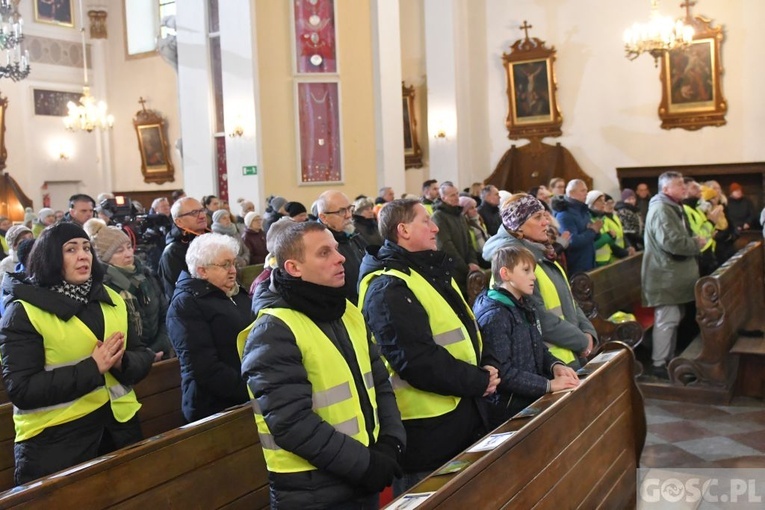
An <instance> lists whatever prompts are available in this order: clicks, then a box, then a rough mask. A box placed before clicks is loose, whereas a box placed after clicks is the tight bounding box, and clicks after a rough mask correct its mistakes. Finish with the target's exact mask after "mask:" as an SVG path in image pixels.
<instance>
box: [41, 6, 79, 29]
mask: <svg viewBox="0 0 765 510" xmlns="http://www.w3.org/2000/svg"><path fill="white" fill-rule="evenodd" d="M72 1H73V0H34V3H35V21H37V22H38V23H50V24H52V25H58V26H62V27H74V22H73V18H72V15H73V13H74V10H73V7H72Z"/></svg>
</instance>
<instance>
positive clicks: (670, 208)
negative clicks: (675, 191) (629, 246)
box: [641, 193, 701, 306]
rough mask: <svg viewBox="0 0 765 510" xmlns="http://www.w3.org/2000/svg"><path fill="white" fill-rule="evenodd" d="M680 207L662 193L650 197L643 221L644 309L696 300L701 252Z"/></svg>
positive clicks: (642, 273) (642, 274)
mask: <svg viewBox="0 0 765 510" xmlns="http://www.w3.org/2000/svg"><path fill="white" fill-rule="evenodd" d="M686 221H687V220H686V219H685V214H684V213H683V207H682V205H680V204H678V203H677V202H675V201H674V200H672V199H671V198H669V197H668V196H666V195H665V194H664V193H659V194H657V195H655V196H654V197H653V198H651V202H650V204H649V208H648V216H647V217H646V220H645V252H644V254H643V268H642V272H641V276H642V285H641V286H642V292H643V304H644V305H645V306H660V305H679V304H683V303H690V302H691V301H693V300H694V299H695V296H694V286H695V285H696V280H698V279H699V265H698V262H697V260H696V257H698V256H699V254H700V253H701V252H700V251H699V246H698V244H697V243H696V240H695V239H694V238H693V236H692V234H691V232H690V228H689V227H688V225H687V223H686Z"/></svg>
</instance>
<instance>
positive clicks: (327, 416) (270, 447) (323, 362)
mask: <svg viewBox="0 0 765 510" xmlns="http://www.w3.org/2000/svg"><path fill="white" fill-rule="evenodd" d="M263 315H271V316H274V317H277V318H278V319H280V320H281V321H282V322H284V324H286V325H287V327H288V328H289V329H290V331H292V334H293V335H294V336H295V341H296V343H297V346H298V348H299V349H300V353H301V355H302V358H303V367H305V370H306V373H307V374H308V381H309V382H310V383H311V391H312V398H313V412H315V413H316V414H318V415H319V416H320V417H321V419H322V420H324V421H326V422H327V423H329V424H330V425H332V426H333V427H334V428H335V429H336V430H337V431H338V432H342V433H343V434H346V435H348V436H350V437H352V438H353V439H355V440H356V441H359V442H360V443H362V444H363V445H365V446H368V445H370V444H372V443H374V442H376V441H377V436H378V434H379V432H380V423H379V421H378V418H377V396H376V393H375V385H374V379H373V377H372V362H371V360H370V358H369V344H368V342H367V326H366V323H365V322H364V317H363V316H362V315H361V312H359V310H358V308H356V307H355V306H354V305H353V304H352V303H351V302H350V301H348V302H346V305H345V313H344V314H343V317H342V321H343V325H344V326H345V329H346V330H347V332H348V338H350V340H351V344H352V346H353V352H354V354H355V355H356V362H357V363H358V364H359V369H360V370H361V375H362V377H363V379H364V385H365V387H366V391H367V396H368V398H369V402H370V403H371V405H372V408H373V415H374V431H373V436H374V437H371V438H370V437H369V433H368V431H367V427H366V423H365V422H364V413H363V411H362V409H361V400H360V399H359V393H358V390H357V388H356V383H355V382H354V379H353V373H352V372H351V369H350V367H349V366H348V363H347V362H346V360H345V358H344V357H343V355H342V354H341V353H340V351H339V350H338V349H337V347H336V346H335V344H334V343H332V340H330V339H329V337H327V335H325V334H324V332H323V331H322V330H321V329H320V328H319V327H318V326H317V325H316V324H315V323H314V322H313V321H312V320H311V319H309V318H308V317H307V316H306V315H305V314H303V313H301V312H298V311H295V310H291V309H289V308H266V309H263V310H261V311H260V312H259V313H258V319H259V318H260V317H262V316H263ZM254 325H255V322H253V323H252V324H250V325H249V326H248V327H247V328H246V329H245V330H244V331H242V332H241V333H239V335H238V336H237V349H238V350H239V357H240V358H241V357H242V356H243V354H244V345H245V343H246V341H247V337H248V336H249V334H250V331H251V330H252V328H253V326H254ZM247 391H248V392H249V393H250V399H251V400H252V406H253V410H254V412H255V424H256V426H257V428H258V435H259V436H260V445H261V447H262V448H263V455H264V457H265V459H266V465H267V466H268V470H269V471H272V472H275V473H297V472H302V471H312V470H315V469H316V466H314V465H313V464H311V463H310V462H308V461H307V460H305V459H304V458H302V457H299V456H298V455H295V454H294V453H292V452H288V451H286V450H284V449H282V448H281V447H279V445H278V444H276V440H275V439H274V437H273V435H272V434H271V431H270V429H269V428H268V425H267V424H266V421H265V419H264V418H263V414H262V413H261V410H260V406H258V403H257V400H256V399H255V396H254V395H253V394H252V391H250V388H249V387H248V388H247Z"/></svg>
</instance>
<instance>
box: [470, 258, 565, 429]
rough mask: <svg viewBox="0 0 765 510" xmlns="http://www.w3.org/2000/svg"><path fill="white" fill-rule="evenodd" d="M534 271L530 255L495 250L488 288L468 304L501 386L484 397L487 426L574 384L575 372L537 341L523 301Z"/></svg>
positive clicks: (537, 332)
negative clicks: (496, 365) (488, 410)
mask: <svg viewBox="0 0 765 510" xmlns="http://www.w3.org/2000/svg"><path fill="white" fill-rule="evenodd" d="M535 267H536V261H535V260H534V255H533V254H532V253H531V252H530V251H529V250H527V249H526V248H524V247H522V246H517V245H515V246H507V247H505V248H502V249H500V250H498V251H497V252H496V253H495V254H494V257H493V258H492V262H491V270H492V275H493V278H494V288H492V289H490V290H488V291H487V292H484V293H482V294H481V295H480V296H478V298H477V299H476V302H475V305H473V310H474V312H475V315H476V319H477V321H478V325H479V327H480V329H481V335H482V337H483V342H484V349H485V352H486V353H487V355H488V354H489V353H491V354H492V357H493V358H494V359H496V360H497V361H498V363H499V373H500V379H501V382H500V384H499V386H498V387H497V393H496V394H495V395H492V396H490V397H488V399H489V403H490V407H491V413H490V414H491V419H490V425H491V427H492V428H494V427H497V426H499V425H501V424H502V423H504V422H505V421H506V420H508V419H509V418H511V417H512V416H513V415H514V414H516V413H517V412H518V411H520V410H521V409H523V408H524V407H526V406H528V405H529V404H531V403H532V402H534V401H535V400H536V399H538V398H539V397H541V396H542V395H544V394H545V393H548V392H551V391H559V390H565V389H571V388H576V387H577V386H578V385H579V378H578V377H577V375H576V372H575V371H574V370H573V369H572V368H570V367H567V366H566V365H565V364H564V363H563V362H562V361H560V360H559V359H557V358H556V357H555V356H553V355H552V354H550V352H549V350H548V349H547V346H546V345H545V344H544V342H542V334H541V330H540V325H539V320H538V319H537V316H536V312H535V310H534V307H533V305H532V304H531V302H530V301H529V300H528V299H527V298H526V297H527V296H529V295H531V294H532V293H533V292H534V283H535V281H536V275H535V274H534V269H535Z"/></svg>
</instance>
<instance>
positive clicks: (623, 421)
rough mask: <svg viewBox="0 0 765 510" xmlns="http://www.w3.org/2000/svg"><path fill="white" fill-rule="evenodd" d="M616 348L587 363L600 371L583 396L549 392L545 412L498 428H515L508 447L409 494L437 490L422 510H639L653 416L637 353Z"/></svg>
mask: <svg viewBox="0 0 765 510" xmlns="http://www.w3.org/2000/svg"><path fill="white" fill-rule="evenodd" d="M611 349H616V353H615V356H614V357H613V358H612V359H610V360H608V361H606V362H603V363H598V362H597V358H596V359H594V360H592V361H591V362H590V363H589V364H588V365H587V366H588V368H591V369H593V372H592V373H591V374H590V375H589V376H587V377H586V378H585V379H584V380H583V381H582V385H581V386H580V387H579V388H577V389H576V390H575V391H573V392H568V393H557V394H548V395H546V396H544V397H542V398H541V399H539V400H537V402H536V403H535V404H534V406H535V407H539V408H541V409H542V411H541V413H540V414H538V415H537V416H535V417H532V418H524V419H512V420H510V421H508V422H506V423H504V424H503V425H501V426H500V427H499V428H497V429H496V430H495V431H494V433H498V432H510V431H514V434H513V435H512V436H511V437H510V438H509V439H507V440H506V441H505V442H504V443H502V444H500V445H499V446H498V447H496V448H495V449H494V450H491V451H488V452H476V453H468V452H463V453H462V454H460V455H458V456H457V457H456V460H464V461H467V462H469V463H470V464H469V465H468V466H467V467H466V468H465V469H464V470H462V471H461V472H459V473H455V474H449V475H441V476H433V475H431V476H429V477H428V478H426V479H424V480H423V481H422V482H420V483H419V484H417V485H415V486H414V487H413V488H412V489H411V490H410V491H409V492H408V493H407V494H406V495H409V494H412V493H422V492H430V491H435V493H434V494H433V495H431V496H430V497H428V499H426V500H425V501H424V502H423V503H422V504H421V505H420V506H419V507H417V508H421V509H430V508H444V509H452V508H475V509H478V508H480V509H481V510H484V509H487V510H488V509H494V508H536V509H545V508H551V509H557V508H635V504H636V494H637V493H636V485H637V481H636V480H637V477H636V476H635V472H636V471H635V470H636V468H637V467H638V466H639V461H640V455H641V453H642V450H643V445H644V443H645V437H646V421H645V412H644V408H643V399H642V395H641V393H640V390H639V389H638V388H637V386H636V384H635V380H634V377H633V372H632V368H633V364H634V357H633V353H632V351H631V349H629V348H628V347H627V346H624V345H620V346H617V345H616V344H606V346H604V351H610V350H611ZM603 354H605V352H603V353H601V355H603ZM406 495H404V496H402V497H405V496H406Z"/></svg>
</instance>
